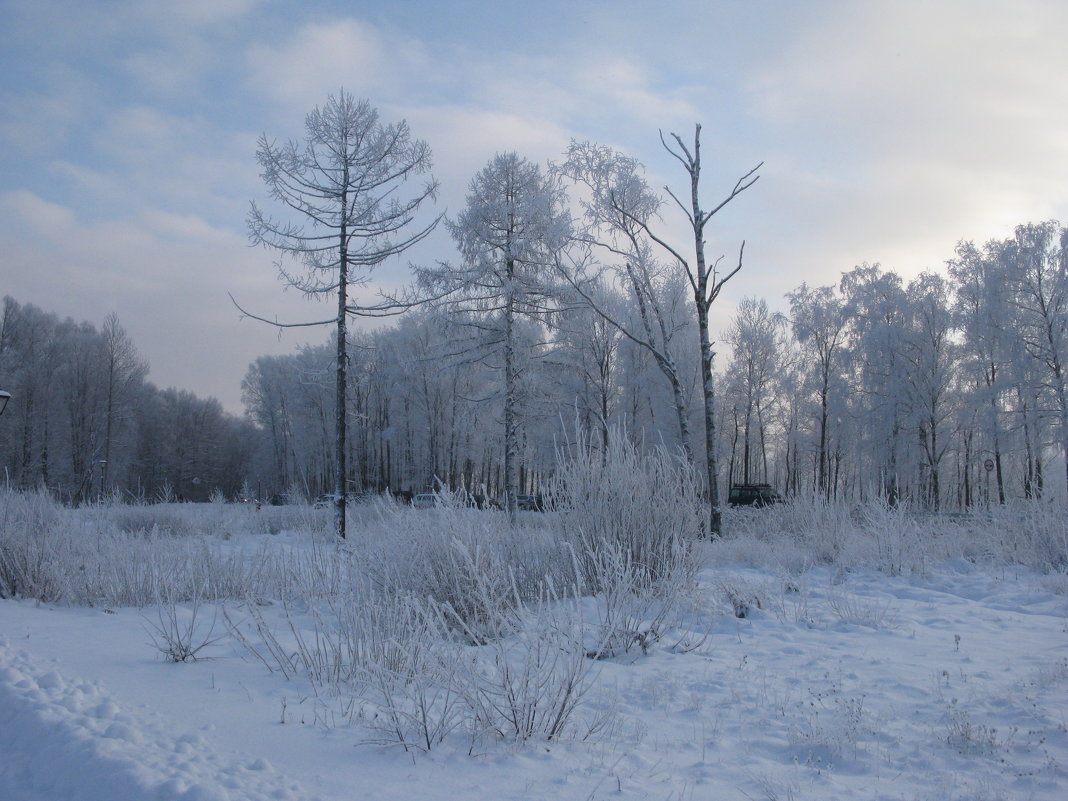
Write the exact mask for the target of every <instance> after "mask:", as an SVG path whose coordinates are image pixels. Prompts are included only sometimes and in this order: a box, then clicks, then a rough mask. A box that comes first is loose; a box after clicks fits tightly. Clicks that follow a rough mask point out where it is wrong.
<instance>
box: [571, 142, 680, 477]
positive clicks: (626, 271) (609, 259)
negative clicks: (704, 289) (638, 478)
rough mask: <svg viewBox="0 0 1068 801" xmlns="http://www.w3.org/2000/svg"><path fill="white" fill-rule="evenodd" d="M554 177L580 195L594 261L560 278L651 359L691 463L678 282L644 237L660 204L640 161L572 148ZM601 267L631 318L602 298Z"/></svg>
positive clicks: (582, 145)
mask: <svg viewBox="0 0 1068 801" xmlns="http://www.w3.org/2000/svg"><path fill="white" fill-rule="evenodd" d="M557 170H558V171H559V172H560V174H561V175H563V176H565V177H566V178H568V179H569V180H571V181H573V182H574V183H575V185H576V186H577V187H579V189H580V190H581V192H580V199H579V204H580V206H581V208H582V211H583V226H582V228H581V229H580V230H578V231H576V240H578V241H579V242H581V243H582V244H583V245H585V246H586V247H587V248H588V249H589V250H588V251H583V252H584V253H588V254H589V256H590V257H591V258H589V259H574V258H573V259H570V260H568V261H566V262H561V263H560V265H559V267H560V272H561V275H562V276H563V277H564V279H565V280H566V281H567V283H568V285H569V286H570V287H571V288H572V290H573V291H574V292H576V293H577V294H578V295H579V296H580V297H581V298H582V300H583V301H584V302H585V303H586V304H587V305H588V306H589V307H590V308H591V309H592V310H593V311H594V312H595V313H596V314H597V315H598V316H599V317H600V318H601V319H603V320H604V321H606V322H607V323H608V324H609V325H611V326H612V327H613V328H614V329H615V330H617V331H618V332H620V334H622V335H623V336H625V337H626V338H627V340H629V341H630V342H631V343H632V344H633V345H634V346H636V347H638V348H641V349H642V350H644V351H646V352H647V353H648V355H649V356H650V357H651V358H652V359H653V362H654V363H655V364H656V366H657V369H659V370H660V373H661V374H662V375H663V376H664V378H665V379H666V381H667V382H668V386H669V387H670V388H671V399H672V406H673V408H674V412H675V420H676V421H677V423H678V427H679V442H680V443H681V445H682V449H683V451H684V452H685V453H686V458H687V459H688V460H689V461H690V462H691V463H693V461H694V455H693V446H692V444H691V442H690V421H689V392H688V389H687V386H686V385H687V381H686V376H685V372H684V370H683V369H682V368H681V367H680V365H679V361H678V359H677V351H678V348H679V343H678V334H679V332H680V330H681V328H682V326H683V325H684V322H683V321H682V319H681V317H680V315H679V314H678V311H679V310H678V308H677V307H676V304H675V303H674V301H675V300H677V299H678V297H679V296H678V295H677V294H675V293H673V292H672V289H673V288H674V284H675V283H676V282H675V281H674V280H673V279H674V278H675V277H676V276H674V275H672V274H671V267H670V266H668V265H663V264H659V263H658V262H657V261H656V259H655V258H654V256H653V252H652V245H653V243H652V240H651V238H650V235H649V233H648V230H647V228H648V225H649V223H650V221H651V220H652V219H653V218H654V217H655V216H656V215H657V214H658V212H659V210H660V208H661V206H662V205H663V204H662V201H661V199H660V198H659V197H658V196H657V195H656V193H655V192H653V191H652V190H651V189H650V187H649V185H648V184H647V182H646V180H645V177H644V175H643V174H642V166H641V164H640V163H639V162H638V161H636V160H635V159H632V158H630V157H629V156H625V155H623V154H622V153H619V152H617V151H615V150H612V149H611V148H608V147H604V146H602V145H594V144H590V143H588V142H572V143H571V145H570V147H569V148H568V150H567V154H566V158H565V160H564V162H563V163H562V164H560V165H559V166H558V167H557ZM605 265H607V266H608V267H609V268H610V269H611V270H612V272H613V273H614V278H615V281H616V282H617V283H618V284H619V285H620V286H621V287H622V288H623V289H624V291H625V292H626V293H627V295H628V297H629V299H630V302H631V305H632V306H633V308H634V310H635V312H636V314H635V315H625V314H623V309H624V308H625V307H624V306H621V305H618V304H617V305H614V306H613V305H610V304H609V303H607V302H606V300H605V299H606V297H608V296H606V295H605V294H604V293H603V292H601V291H599V285H600V278H601V275H602V272H603V270H604V267H605Z"/></svg>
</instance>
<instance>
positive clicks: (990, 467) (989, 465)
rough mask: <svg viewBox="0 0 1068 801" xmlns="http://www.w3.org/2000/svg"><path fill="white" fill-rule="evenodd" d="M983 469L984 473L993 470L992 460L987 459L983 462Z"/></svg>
mask: <svg viewBox="0 0 1068 801" xmlns="http://www.w3.org/2000/svg"><path fill="white" fill-rule="evenodd" d="M983 467H985V468H986V472H988V473H989V472H990V471H991V470H993V469H994V460H993V459H987V460H986V461H985V462H983Z"/></svg>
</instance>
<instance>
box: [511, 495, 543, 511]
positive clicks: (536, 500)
mask: <svg viewBox="0 0 1068 801" xmlns="http://www.w3.org/2000/svg"><path fill="white" fill-rule="evenodd" d="M515 505H516V507H517V508H518V509H519V510H520V511H524V512H541V511H544V506H543V504H542V499H541V496H540V495H516V496H515Z"/></svg>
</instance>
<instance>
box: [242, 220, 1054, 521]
mask: <svg viewBox="0 0 1068 801" xmlns="http://www.w3.org/2000/svg"><path fill="white" fill-rule="evenodd" d="M1066 241H1068V234H1066V231H1065V229H1064V228H1062V227H1061V226H1060V225H1059V224H1058V223H1056V222H1047V223H1041V224H1030V225H1021V226H1020V227H1019V228H1017V230H1016V233H1015V236H1014V237H1012V238H1010V239H1007V240H1004V241H991V242H988V243H987V244H985V245H983V246H976V245H975V244H973V243H971V242H962V243H960V244H959V245H958V247H957V251H956V254H957V255H956V258H954V259H953V260H952V261H951V262H950V263H949V265H948V272H947V273H946V274H938V273H933V272H925V273H923V274H921V275H919V276H918V277H916V278H915V279H913V280H912V281H907V282H906V281H904V280H903V279H902V278H901V277H900V276H899V275H897V274H896V273H894V272H892V271H886V270H883V269H882V268H880V267H879V266H878V265H862V266H859V267H856V268H855V269H853V270H851V271H849V272H847V273H845V274H844V275H843V276H842V279H841V281H840V282H839V283H838V284H836V285H830V286H818V287H812V286H808V285H807V284H803V285H802V286H800V287H799V288H798V289H797V290H795V291H794V292H791V293H789V294H788V295H787V298H786V300H787V304H786V305H787V307H788V312H787V313H785V314H779V313H773V312H772V311H771V310H770V309H769V307H768V305H767V303H766V302H765V301H763V300H754V299H746V300H744V301H743V302H742V303H741V304H740V305H739V308H738V309H737V312H736V314H735V315H734V317H733V319H732V320H731V321H730V324H729V326H727V328H726V331H725V334H724V335H723V337H722V342H721V347H722V346H727V347H722V350H723V351H724V352H725V358H724V359H723V360H722V362H721V363H720V364H719V365H718V367H720V374H719V377H718V382H717V386H718V387H719V395H720V400H719V404H718V417H719V420H718V425H717V431H718V442H717V447H718V448H719V453H720V461H721V465H722V476H721V481H723V482H724V484H726V483H727V482H728V481H730V482H738V483H743V482H744V483H756V482H768V483H772V484H774V485H777V486H778V487H779V488H780V489H781V490H783V491H784V492H785V493H787V494H790V495H801V494H805V495H810V494H815V495H821V496H824V497H826V498H829V499H839V500H850V501H854V500H864V499H871V498H876V497H881V498H883V499H885V500H887V501H888V502H890V503H896V502H898V501H900V500H905V499H907V500H908V501H910V502H911V503H914V504H918V505H922V506H926V507H930V508H966V507H969V506H974V505H976V504H981V503H987V502H991V501H992V502H994V503H999V502H1004V501H1005V500H1006V499H1008V498H1038V497H1043V496H1048V495H1050V494H1051V493H1052V494H1054V495H1056V496H1060V497H1063V496H1064V493H1065V487H1066V485H1068V466H1066V460H1065V439H1066V437H1068V396H1066V378H1068V278H1066V253H1068V248H1066ZM561 292H562V293H563V295H564V296H565V300H566V294H567V293H566V291H565V290H561ZM597 292H598V298H599V299H598V304H597V306H598V308H600V309H602V310H603V309H611V310H612V311H611V314H610V315H608V316H606V315H604V314H600V313H598V312H596V311H594V310H592V309H591V307H590V306H589V304H584V303H577V302H574V303H568V302H560V303H559V304H558V305H557V309H556V311H555V312H554V313H553V314H552V315H548V316H546V318H545V320H544V322H542V323H537V322H534V321H530V320H526V321H524V328H523V330H522V337H523V340H524V341H523V343H522V346H521V347H517V348H516V353H520V354H523V358H524V360H523V363H522V365H521V368H520V370H519V375H520V377H521V391H520V393H519V398H520V411H519V415H518V417H519V421H518V425H519V430H520V442H521V455H520V465H521V476H520V479H521V484H522V488H521V491H525V492H536V491H538V489H540V487H541V481H542V479H543V478H544V477H545V476H547V475H550V474H552V472H553V470H554V465H555V464H556V461H557V456H558V453H559V449H561V448H566V447H570V446H571V445H572V444H573V443H575V442H577V441H582V442H584V443H587V444H589V445H590V446H592V447H593V448H595V449H596V448H599V447H602V443H605V442H607V438H608V437H607V435H608V432H609V430H611V429H612V428H619V429H621V430H624V431H625V432H627V434H628V436H629V437H630V438H631V439H633V440H634V441H635V442H638V443H644V444H645V445H648V446H653V445H660V444H667V445H668V446H670V447H675V448H678V449H679V452H680V458H691V459H692V458H694V454H696V458H700V457H701V455H702V453H703V448H702V437H701V432H702V421H701V414H700V412H699V410H698V407H699V405H700V404H699V396H698V392H699V386H698V384H699V382H700V373H699V361H698V358H697V355H696V353H697V338H696V332H695V331H694V327H695V326H694V324H693V322H692V316H691V315H689V314H688V313H687V311H686V307H685V292H686V286H685V283H684V279H683V277H682V276H681V275H679V274H678V273H676V272H674V271H672V270H671V269H669V268H665V269H663V270H661V271H660V272H659V273H658V275H657V277H656V279H655V280H654V281H652V282H650V283H649V284H648V286H647V287H645V292H643V294H642V295H641V299H642V300H643V301H645V305H646V309H645V311H644V313H645V314H647V315H648V313H649V312H648V300H649V299H650V298H652V299H654V300H655V306H656V314H657V317H656V320H657V332H658V334H660V336H661V341H660V343H659V345H658V350H659V354H654V353H653V352H652V351H651V350H650V349H649V348H647V347H643V346H642V344H641V343H639V342H638V341H636V339H635V338H634V337H632V336H627V335H625V334H624V333H623V331H628V330H631V331H641V330H642V329H643V323H642V315H643V309H642V305H643V304H642V303H639V296H638V295H636V294H635V293H631V292H627V291H626V290H625V289H617V288H613V287H610V286H605V285H601V286H600V287H598V289H597ZM454 317H455V315H454V314H452V313H451V312H450V310H449V308H448V307H442V308H437V309H435V308H428V309H424V310H422V311H420V312H418V313H414V314H410V315H408V316H407V317H406V318H404V319H403V320H402V321H401V322H400V323H399V324H397V325H396V326H393V327H390V328H386V329H381V330H379V331H376V332H373V333H368V334H361V335H358V336H356V337H354V338H353V339H352V343H351V344H352V348H351V349H350V354H352V356H351V364H350V367H351V375H352V376H353V384H352V387H351V390H350V391H351V398H350V402H349V408H350V411H351V412H352V414H351V420H350V426H351V428H350V430H351V431H352V432H353V436H352V437H351V438H350V443H349V447H350V453H349V457H350V464H351V465H352V469H351V472H350V475H349V477H348V478H349V486H350V487H351V488H352V489H353V491H356V492H361V491H378V490H383V489H386V488H391V489H394V490H396V489H406V490H412V491H417V492H418V491H420V490H425V489H428V488H431V487H433V486H434V484H435V482H437V481H441V482H444V483H446V484H448V485H450V486H453V487H457V486H465V487H467V488H470V489H474V490H477V491H486V492H488V493H489V494H491V495H494V494H498V493H499V492H501V490H502V487H503V484H502V475H501V469H502V452H501V451H502V433H501V432H502V414H503V412H502V393H503V387H502V386H501V377H500V370H499V369H498V365H495V364H494V363H493V360H492V358H490V359H486V358H480V357H479V356H478V353H477V352H476V351H474V350H473V349H468V348H465V346H464V341H465V336H467V337H470V334H469V332H468V331H467V328H466V327H465V326H464V325H463V321H462V320H459V319H454ZM609 318H611V320H613V321H614V322H615V323H622V326H619V325H615V324H613V323H611V322H609ZM334 352H335V351H334V347H333V345H330V344H326V345H323V346H321V347H307V348H305V349H303V350H302V351H301V352H300V353H298V354H294V355H292V356H283V357H264V358H261V359H259V360H257V362H256V363H255V364H253V365H252V367H251V368H250V370H249V372H248V374H247V376H246V378H245V381H244V384H243V387H244V391H245V402H246V405H247V408H248V411H249V414H250V415H251V417H252V419H253V420H255V422H256V423H257V424H258V426H259V427H260V429H261V430H262V432H263V435H264V436H265V438H266V441H267V442H268V443H269V447H270V454H271V465H272V468H271V469H272V471H273V476H274V480H275V482H276V483H278V484H280V485H289V484H296V485H299V486H301V487H305V488H306V491H307V492H308V493H310V494H314V493H315V492H319V491H328V490H329V489H330V488H331V487H332V486H333V483H332V482H333V477H332V474H331V458H330V455H331V447H332V444H333V439H332V430H333V429H332V426H331V422H330V421H331V420H332V414H333V400H332V395H331V392H332V383H331V381H332V358H333V354H334ZM657 355H661V356H667V357H668V358H669V359H670V361H671V363H672V365H674V371H675V376H676V379H675V380H676V381H677V383H678V384H679V387H678V388H679V389H680V392H678V393H676V392H675V389H676V387H675V386H674V383H675V381H673V380H669V377H668V373H667V372H666V371H665V370H664V366H663V364H661V363H660V361H661V360H660V359H658V358H657V357H656V356H657ZM685 454H689V456H688V457H687V456H686V455H685ZM988 467H989V469H988Z"/></svg>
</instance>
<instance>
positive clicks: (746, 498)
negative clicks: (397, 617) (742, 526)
mask: <svg viewBox="0 0 1068 801" xmlns="http://www.w3.org/2000/svg"><path fill="white" fill-rule="evenodd" d="M727 503H728V504H730V505H731V506H771V505H772V504H773V503H782V496H781V495H780V494H779V493H777V492H776V491H775V490H773V489H772V488H771V485H770V484H735V485H734V486H732V487H731V491H730V494H729V495H728V496H727Z"/></svg>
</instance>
